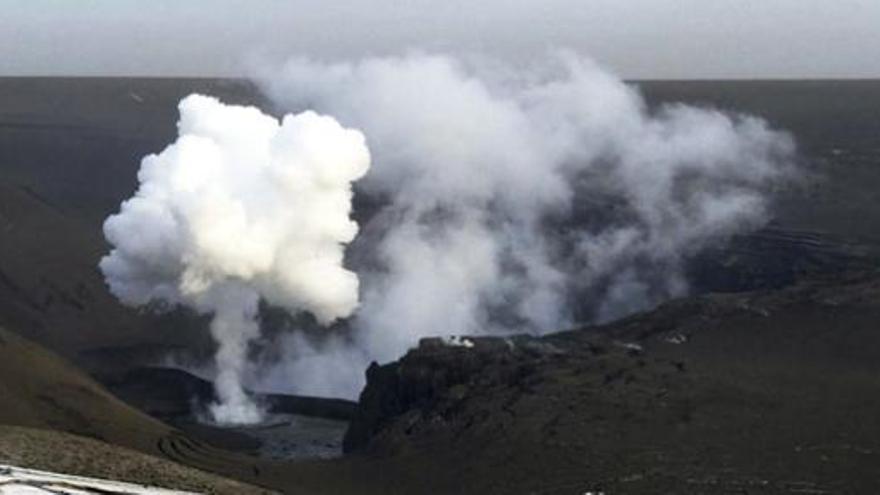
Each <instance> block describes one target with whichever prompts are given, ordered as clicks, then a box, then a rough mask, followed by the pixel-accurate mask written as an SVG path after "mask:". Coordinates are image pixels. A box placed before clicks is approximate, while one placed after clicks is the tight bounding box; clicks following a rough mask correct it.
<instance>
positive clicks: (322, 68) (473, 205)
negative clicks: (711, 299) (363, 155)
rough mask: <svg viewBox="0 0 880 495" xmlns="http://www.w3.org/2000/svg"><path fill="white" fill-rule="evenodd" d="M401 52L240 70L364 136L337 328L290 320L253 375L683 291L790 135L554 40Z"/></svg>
mask: <svg viewBox="0 0 880 495" xmlns="http://www.w3.org/2000/svg"><path fill="white" fill-rule="evenodd" d="M478 62H479V63H473V61H471V62H464V61H461V60H457V59H454V58H451V57H446V56H429V55H411V56H403V57H386V58H370V59H364V60H360V61H356V62H341V63H321V62H315V61H311V60H308V59H294V60H291V61H289V62H288V63H286V64H285V65H284V66H283V68H281V70H278V68H277V67H276V68H272V69H270V70H266V71H264V72H263V73H262V76H261V77H259V79H260V81H261V84H262V87H263V88H264V90H265V91H266V93H267V94H268V95H269V96H270V97H271V98H272V99H273V100H274V101H275V102H276V103H277V104H278V105H279V106H280V107H282V108H284V109H286V110H299V109H304V108H315V109H317V110H318V111H321V112H326V113H329V114H332V115H334V117H336V118H338V119H339V120H340V122H342V123H343V124H344V125H349V126H355V127H357V128H359V129H362V130H363V131H364V133H365V134H366V136H367V138H368V139H369V141H370V146H371V150H372V153H373V169H372V170H371V173H370V175H369V176H368V177H367V178H365V179H364V180H363V181H362V182H361V183H360V186H359V195H361V196H360V197H362V198H364V201H363V203H364V212H365V213H364V215H365V217H366V218H368V220H367V223H366V225H365V226H364V229H363V232H362V233H361V235H360V236H359V237H358V239H357V240H356V241H355V242H354V243H353V244H352V246H351V248H350V253H349V255H350V258H351V259H352V262H353V263H354V265H353V266H354V267H355V269H356V270H357V271H358V273H359V275H360V276H361V280H362V287H361V293H362V299H363V301H362V305H361V308H360V309H359V311H358V312H357V313H356V315H355V316H354V318H353V319H352V320H351V321H350V326H351V332H350V333H349V334H347V335H337V336H315V335H313V334H309V333H300V334H296V335H295V336H294V337H287V338H285V339H284V344H285V345H287V346H289V352H287V353H286V357H282V359H281V362H280V363H278V364H277V365H276V366H275V367H272V368H271V369H269V370H268V371H267V372H266V373H265V376H264V382H263V385H264V386H265V387H267V388H271V389H276V390H286V391H291V389H293V391H297V392H301V393H312V394H319V395H337V396H347V397H352V396H355V395H356V394H357V392H358V390H359V388H360V386H361V385H362V380H363V378H362V376H363V375H362V370H363V368H364V367H365V366H366V364H367V363H368V362H369V361H370V360H388V359H393V358H395V357H397V356H398V355H400V354H401V353H402V352H404V351H405V350H406V348H408V347H409V346H411V345H413V344H414V343H415V342H417V340H418V339H419V338H420V337H423V336H428V335H449V334H487V333H493V334H499V333H506V332H518V331H527V332H533V333H544V332H550V331H554V330H560V329H563V328H565V327H567V326H569V325H572V324H575V323H585V322H595V321H605V320H609V319H612V318H615V317H619V316H622V315H625V314H627V313H631V312H634V311H638V310H641V309H645V308H648V307H651V306H652V305H655V304H657V303H658V302H661V301H662V300H664V299H668V298H670V297H675V296H679V295H683V294H685V293H686V291H687V290H688V285H687V281H686V280H685V276H684V263H685V260H686V259H687V257H688V256H689V255H692V254H694V253H695V252H697V251H698V250H700V249H701V248H703V247H705V246H706V245H707V244H709V243H712V242H717V241H719V240H723V239H724V238H726V237H727V236H729V235H731V234H733V233H735V232H738V231H741V230H743V229H749V228H754V227H756V226H759V225H760V224H761V223H762V222H763V221H765V220H766V209H767V201H768V199H767V198H768V194H767V193H768V192H769V190H770V188H771V187H773V185H774V184H776V183H778V181H779V180H780V179H782V178H784V177H786V176H787V175H788V174H789V172H790V171H791V169H792V157H793V155H794V144H793V141H792V140H791V139H790V138H789V137H788V136H787V135H786V134H784V133H781V132H777V131H774V130H772V129H770V128H769V127H768V125H767V124H766V123H765V122H764V121H762V120H760V119H757V118H753V117H748V116H743V115H728V114H724V113H721V112H718V111H715V110H711V109H701V108H695V107H690V106H685V105H666V106H662V107H659V108H649V107H648V105H647V104H646V103H645V101H644V100H643V98H642V97H641V96H640V94H639V93H638V92H637V91H636V90H635V89H634V88H632V87H631V86H629V85H627V84H625V83H623V82H622V81H620V80H619V79H617V78H615V77H614V76H612V75H610V74H608V73H606V72H603V71H602V70H601V69H599V68H598V67H596V66H595V65H594V64H592V63H591V62H589V61H586V60H583V59H580V58H578V57H577V56H574V55H572V54H568V53H562V54H557V55H555V56H552V57H549V58H548V60H547V62H546V64H545V65H544V66H542V67H540V68H538V69H535V70H531V69H530V70H522V69H518V68H515V67H510V66H505V65H504V64H500V63H498V62H496V61H486V60H481V61H478Z"/></svg>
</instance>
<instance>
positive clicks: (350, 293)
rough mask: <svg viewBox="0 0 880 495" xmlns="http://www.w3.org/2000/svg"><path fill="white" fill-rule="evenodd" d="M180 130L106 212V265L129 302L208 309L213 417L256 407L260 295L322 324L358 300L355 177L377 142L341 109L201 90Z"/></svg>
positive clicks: (250, 413)
mask: <svg viewBox="0 0 880 495" xmlns="http://www.w3.org/2000/svg"><path fill="white" fill-rule="evenodd" d="M178 131H179V137H178V139H177V141H176V142H175V143H173V144H171V145H170V146H168V147H167V148H165V150H164V151H162V152H161V153H159V154H158V155H150V156H148V157H146V158H144V160H143V162H142V163H141V168H140V171H139V172H138V180H139V181H140V187H139V188H138V190H137V192H136V193H135V195H134V197H132V198H130V199H128V200H127V201H125V202H124V203H123V204H122V206H121V209H120V212H119V213H118V214H116V215H113V216H111V217H109V218H108V219H107V221H106V223H105V224H104V234H105V236H106V238H107V240H108V241H109V242H110V243H111V244H112V245H113V250H112V251H111V252H110V254H109V255H107V256H106V257H104V258H103V259H102V260H101V264H100V268H101V270H102V271H103V272H104V275H105V277H106V279H107V282H108V284H109V285H110V289H111V291H112V292H113V294H115V295H116V296H117V297H118V298H119V299H120V300H121V301H122V302H123V303H125V304H128V305H132V306H144V305H147V304H149V303H151V302H157V301H158V302H163V303H165V304H166V305H184V306H187V307H190V308H194V309H195V310H197V311H199V312H200V313H204V314H210V315H212V321H211V333H212V335H213V337H214V338H215V340H216V341H217V344H218V350H217V354H216V368H217V377H216V379H215V388H216V391H217V396H218V399H219V400H218V402H217V403H216V404H213V405H212V406H211V408H210V412H211V414H212V416H213V419H214V420H216V421H218V422H221V423H248V422H254V421H258V420H259V419H260V417H261V414H262V411H261V409H260V407H259V406H258V405H257V404H255V402H254V401H253V400H252V399H251V398H250V397H248V395H247V394H246V393H245V392H244V390H243V387H242V373H243V372H244V369H245V365H246V363H247V358H248V347H249V343H250V342H251V341H252V340H253V339H255V338H256V337H258V336H259V335H260V325H259V321H258V304H259V302H260V300H264V301H266V302H268V303H269V304H272V305H274V306H278V307H282V308H284V309H286V310H287V311H289V312H291V313H293V314H296V313H299V312H303V311H307V312H309V313H311V314H312V315H314V317H315V318H316V320H317V321H318V322H320V323H322V324H328V323H330V322H332V321H334V320H336V319H339V318H345V317H347V316H349V315H350V314H351V313H352V312H353V311H354V310H355V309H356V307H357V306H358V278H357V276H356V275H355V273H353V272H351V271H348V270H346V269H345V268H344V267H343V256H344V246H345V244H346V243H349V242H350V241H352V239H354V237H355V235H356V233H357V230H358V226H357V224H356V223H355V222H353V221H352V220H351V219H350V218H349V214H350V212H351V201H352V190H351V185H352V182H353V181H355V180H357V179H358V178H360V177H361V176H363V175H364V174H365V173H366V172H367V169H368V167H369V163H370V156H369V152H368V150H367V147H366V145H365V140H364V136H363V135H362V134H361V133H360V132H359V131H356V130H351V129H345V128H343V127H342V126H340V125H339V123H337V121H336V120H334V119H333V118H331V117H326V116H321V115H318V114H316V113H314V112H304V113H301V114H298V115H286V116H285V117H284V118H283V119H282V120H281V122H279V121H278V120H276V119H275V118H273V117H270V116H268V115H265V114H263V113H261V112H260V111H259V110H257V109H256V108H251V107H240V106H231V105H224V104H223V103H221V102H219V101H218V100H216V99H214V98H209V97H205V96H200V95H192V96H189V97H187V98H185V99H183V100H182V101H181V102H180V121H179V123H178Z"/></svg>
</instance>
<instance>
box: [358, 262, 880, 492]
mask: <svg viewBox="0 0 880 495" xmlns="http://www.w3.org/2000/svg"><path fill="white" fill-rule="evenodd" d="M878 321H880V274H878V273H877V272H876V271H874V272H866V273H863V274H861V275H858V276H849V277H847V278H846V279H844V280H842V281H840V280H838V281H834V282H831V281H825V282H804V283H802V284H799V285H797V286H795V287H792V288H789V289H784V290H780V291H776V292H752V293H744V294H734V295H709V296H704V297H698V298H693V299H686V300H680V301H674V302H671V303H668V304H666V305H664V306H662V307H660V308H658V309H657V310H656V311H653V312H650V313H646V314H642V315H638V316H635V317H632V318H629V319H627V320H624V321H621V322H619V323H616V324H613V325H609V326H603V327H594V328H584V329H579V330H576V331H571V332H565V333H561V334H557V335H552V336H548V337H544V338H530V337H516V338H509V339H504V338H474V339H468V340H467V342H468V344H466V345H448V344H444V343H443V342H441V341H438V340H425V341H423V342H422V343H421V345H420V346H419V347H418V348H417V349H414V350H412V351H411V352H409V353H408V354H407V355H406V356H405V357H403V358H402V359H400V360H399V361H397V362H395V363H391V364H388V365H384V366H373V367H371V368H370V370H369V371H368V373H367V377H368V384H367V387H366V389H365V390H364V392H363V394H362V396H361V401H360V410H359V413H358V416H357V417H356V419H355V421H354V422H353V424H352V426H351V429H350V431H349V434H348V436H347V438H346V447H347V448H348V450H349V451H350V452H352V453H355V457H358V456H362V457H366V458H377V457H378V458H382V459H384V462H385V463H387V464H388V465H391V466H394V465H397V464H401V463H407V464H409V465H411V466H414V468H415V466H419V468H422V467H424V468H425V469H427V472H429V473H430V472H433V473H435V476H434V477H430V484H431V486H432V488H433V493H582V492H585V491H590V490H593V491H595V490H600V489H601V490H605V491H606V492H607V493H731V492H742V493H873V492H876V491H877V490H878V489H880V472H878V470H877V468H876V466H877V465H878V462H880V448H878V446H880V425H878V423H877V421H876V418H877V417H878V415H880V382H878V381H877V378H876V377H877V376H878V374H880V331H878V328H877V322H878ZM428 466H433V467H428ZM437 466H443V467H442V470H441V468H439V467H437ZM438 471H439V472H442V473H445V475H440V474H438V473H437V472H438ZM452 473H454V475H453V474H452ZM423 488H424V489H428V481H427V480H426V484H425V486H424V487H423Z"/></svg>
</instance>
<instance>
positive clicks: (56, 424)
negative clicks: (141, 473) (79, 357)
mask: <svg viewBox="0 0 880 495" xmlns="http://www.w3.org/2000/svg"><path fill="white" fill-rule="evenodd" d="M0 377H2V380H0V405H2V406H0V424H6V425H18V426H27V427H34V428H45V429H54V430H60V431H65V432H69V433H75V434H78V435H84V436H88V437H92V438H96V439H99V440H103V441H106V442H109V443H113V444H117V445H124V446H128V447H131V448H135V449H138V450H141V451H145V452H153V451H155V447H156V442H157V440H158V439H159V438H160V437H162V436H165V435H168V434H170V433H171V429H170V428H169V427H167V426H165V425H164V424H162V423H160V422H159V421H157V420H155V419H153V418H150V417H149V416H147V415H146V414H144V413H142V412H140V411H138V410H136V409H134V408H133V407H131V406H129V405H127V404H125V403H123V402H122V401H120V400H119V399H117V398H115V397H114V396H112V395H111V394H110V393H109V392H107V391H106V390H105V389H104V388H103V387H102V386H100V385H99V384H98V383H97V382H95V381H94V380H93V379H92V378H90V377H89V376H87V375H86V374H85V373H83V372H82V371H80V370H79V369H77V368H76V367H74V366H73V365H71V364H69V363H67V362H66V361H64V360H63V359H62V358H60V357H58V356H57V355H55V354H53V353H52V352H50V351H48V350H46V349H43V348H41V347H40V346H38V345H36V344H34V343H32V342H29V341H28V340H26V339H24V338H22V337H20V336H18V335H16V334H14V333H12V332H10V331H7V330H5V329H3V328H0Z"/></svg>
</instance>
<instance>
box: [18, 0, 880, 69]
mask: <svg viewBox="0 0 880 495" xmlns="http://www.w3.org/2000/svg"><path fill="white" fill-rule="evenodd" d="M314 3H315V2H308V1H305V0H292V1H287V2H282V1H279V0H260V1H246V0H216V1H213V2H207V1H196V0H191V1H173V0H158V1H155V2H150V3H149V5H147V4H145V3H143V2H141V3H139V2H136V1H135V0H116V1H109V0H84V1H80V2H72V1H63V0H0V9H2V12H3V13H4V15H3V17H2V18H0V46H3V47H5V48H6V50H4V55H5V56H4V57H0V76H151V77H243V76H246V75H247V74H248V73H249V68H250V67H253V66H254V64H259V63H262V62H263V61H281V60H284V59H285V58H288V57H291V56H308V57H313V58H319V59H351V58H358V57H363V56H371V55H388V54H401V53H406V52H409V51H424V52H429V53H454V54H459V55H462V54H463V55H465V56H467V55H470V54H479V55H487V56H491V57H497V58H501V59H504V60H506V61H509V62H513V63H528V61H529V60H531V59H534V58H535V57H541V56H542V55H544V54H545V53H547V52H548V51H549V50H553V49H558V48H566V49H570V50H573V51H576V52H577V53H579V54H581V55H583V56H588V57H590V58H593V59H594V60H596V61H597V62H598V63H600V64H601V65H602V66H604V67H606V68H608V69H609V70H611V71H613V72H615V73H617V74H618V75H619V76H621V77H624V78H626V79H631V80H645V79H851V78H855V79H867V78H878V77H880V2H876V1H870V0H838V1H836V2H827V1H822V0H799V1H798V0H775V1H768V2H764V3H762V4H757V3H752V2H742V1H733V0H714V1H713V2H699V1H697V0H679V1H672V0H630V1H629V2H614V1H611V0H595V1H592V2H586V1H577V0H546V1H543V2H531V1H525V0H508V1H501V0H487V1H484V2H481V3H479V4H474V3H470V2H463V1H461V0H450V1H447V2H443V3H442V4H440V5H436V4H435V3H429V2H427V1H426V0H410V1H408V2H402V1H398V2H395V1H391V0H382V1H376V2H370V3H369V4H368V3H367V2H359V1H357V0H333V1H327V2H322V3H321V4H320V6H314Z"/></svg>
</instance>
